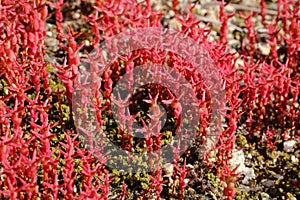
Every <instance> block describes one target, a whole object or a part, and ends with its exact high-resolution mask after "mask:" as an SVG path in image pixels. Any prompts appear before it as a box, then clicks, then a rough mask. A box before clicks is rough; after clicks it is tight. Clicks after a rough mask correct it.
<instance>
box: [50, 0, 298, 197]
mask: <svg viewBox="0 0 300 200" xmlns="http://www.w3.org/2000/svg"><path fill="white" fill-rule="evenodd" d="M152 2H153V8H154V9H162V10H164V11H165V16H164V20H163V21H162V23H164V24H166V25H167V24H168V25H169V26H170V27H173V26H176V19H175V18H174V12H173V11H171V10H170V9H169V8H170V6H171V1H162V0H160V1H159V0H154V1H152ZM266 2H267V16H266V20H269V21H271V20H273V19H274V17H275V16H276V14H277V12H276V4H275V2H272V1H271V0H269V1H266ZM92 3H93V2H92V1H90V2H89V1H86V2H81V3H80V2H78V1H76V0H69V1H66V5H65V6H64V8H63V10H62V12H63V15H64V22H63V23H64V25H65V26H67V25H71V26H72V27H73V29H74V30H75V31H81V32H83V33H87V30H88V29H89V25H88V24H87V23H86V22H85V21H84V20H82V19H83V18H82V16H83V15H88V14H89V12H91V11H92ZM186 3H187V1H186V0H182V1H180V8H181V9H182V10H184V9H185V5H186ZM259 6H260V5H259V1H256V0H232V1H231V4H230V5H229V6H227V7H226V12H228V13H231V12H236V14H235V15H234V16H233V17H232V18H230V19H229V21H228V50H229V51H232V52H237V53H239V52H241V46H242V44H241V41H242V38H243V37H245V35H246V28H245V24H244V22H243V21H242V20H241V17H240V15H239V14H238V13H239V11H244V12H247V11H250V10H253V11H254V12H259V11H260V9H259ZM49 9H50V16H49V18H48V20H47V38H46V46H47V48H46V52H47V55H46V58H45V59H46V60H47V59H48V60H49V61H51V62H57V63H62V62H63V59H62V58H64V56H66V55H65V51H63V50H62V49H61V48H59V47H58V42H57V40H56V35H57V33H56V29H55V17H54V12H53V11H54V10H53V9H52V8H50V7H49ZM194 14H195V15H196V16H197V17H198V18H199V19H200V20H202V22H201V23H202V24H203V25H205V24H206V23H208V22H209V23H210V27H211V29H212V31H211V35H210V40H212V41H216V40H218V39H219V31H220V21H219V9H218V6H216V5H215V2H214V1H212V0H203V1H202V0H201V1H200V3H199V4H198V5H197V6H196V7H195V8H194ZM253 22H254V26H255V27H256V28H257V30H258V37H259V38H258V39H259V44H258V45H259V46H258V48H260V49H261V52H263V54H264V55H265V56H268V54H269V53H270V46H269V45H268V44H267V42H266V40H267V38H266V34H265V33H266V31H267V30H266V29H265V28H263V26H262V24H261V17H260V16H259V15H257V17H255V18H254V19H253ZM78 42H84V43H85V48H86V49H89V39H88V38H87V34H83V35H82V36H81V37H79V38H78ZM278 48H283V46H280V47H278ZM248 135H249V133H248V132H247V131H245V128H244V127H243V126H242V125H240V127H239V129H238V131H237V133H236V141H235V150H234V154H233V159H232V165H233V166H234V165H236V164H240V167H239V169H238V171H239V172H240V173H241V175H240V177H239V178H238V180H237V181H236V188H237V194H236V197H235V199H266V200H267V199H274V200H275V199H277V200H280V199H290V200H296V199H300V165H299V158H300V145H299V143H300V141H299V140H298V141H297V140H293V139H291V140H289V139H287V140H283V139H281V138H279V137H278V138H276V141H275V143H276V144H277V147H276V148H275V149H271V148H270V147H268V146H267V145H266V144H265V143H263V142H262V138H259V137H258V136H257V137H256V138H255V137H254V138H250V137H248ZM192 148H197V147H196V146H194V147H192ZM194 150H195V152H197V149H194ZM188 160H189V161H190V162H193V167H194V168H195V170H194V172H193V173H190V174H189V175H188V177H187V180H188V186H187V196H186V199H222V198H223V197H222V192H221V186H220V185H219V184H218V179H217V177H216V176H215V175H214V173H213V172H208V171H207V169H206V167H205V165H204V164H203V163H201V161H199V160H198V155H197V153H195V154H193V155H190V157H189V158H188Z"/></svg>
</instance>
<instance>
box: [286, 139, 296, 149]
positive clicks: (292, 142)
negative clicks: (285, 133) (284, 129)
mask: <svg viewBox="0 0 300 200" xmlns="http://www.w3.org/2000/svg"><path fill="white" fill-rule="evenodd" d="M295 143H296V141H295V140H288V141H285V142H284V143H283V150H284V151H286V152H291V151H293V147H294V145H295Z"/></svg>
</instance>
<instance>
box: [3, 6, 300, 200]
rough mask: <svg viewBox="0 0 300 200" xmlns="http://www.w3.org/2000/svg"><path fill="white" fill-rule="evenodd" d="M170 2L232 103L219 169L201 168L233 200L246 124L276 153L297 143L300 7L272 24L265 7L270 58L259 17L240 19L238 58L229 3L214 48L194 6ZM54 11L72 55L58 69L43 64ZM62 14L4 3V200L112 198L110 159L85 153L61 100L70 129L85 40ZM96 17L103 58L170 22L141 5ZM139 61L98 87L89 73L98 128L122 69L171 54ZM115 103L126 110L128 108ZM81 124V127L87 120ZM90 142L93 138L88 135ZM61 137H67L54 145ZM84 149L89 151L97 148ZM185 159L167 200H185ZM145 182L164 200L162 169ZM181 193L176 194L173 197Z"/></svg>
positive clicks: (143, 55)
mask: <svg viewBox="0 0 300 200" xmlns="http://www.w3.org/2000/svg"><path fill="white" fill-rule="evenodd" d="M172 2H173V8H172V9H173V11H174V12H175V18H176V20H177V21H178V24H180V25H179V26H178V31H180V32H181V33H182V34H186V35H187V36H189V37H190V38H192V39H194V40H195V42H196V43H197V44H199V45H202V46H203V48H204V49H205V50H206V51H207V52H208V54H209V55H210V57H211V58H212V60H213V61H214V64H215V67H216V70H217V71H218V72H219V73H220V75H221V77H222V79H223V83H224V84H223V89H224V90H225V92H226V100H227V106H226V113H225V115H226V121H225V122H223V123H224V124H223V126H224V127H223V130H222V132H221V133H220V135H219V137H218V142H217V144H216V145H215V146H214V147H213V149H211V151H214V152H216V159H215V161H212V160H211V159H209V155H210V154H208V155H207V156H206V157H204V158H203V160H204V161H206V162H207V164H208V166H210V167H212V168H215V169H217V173H218V176H219V177H220V179H221V181H222V182H224V183H225V184H223V185H224V191H223V193H224V195H225V196H227V197H228V199H233V197H234V195H235V187H234V182H235V180H236V179H235V178H236V177H237V176H238V174H236V173H235V171H236V168H231V166H230V163H229V161H230V159H231V158H232V150H233V148H234V139H235V133H236V130H237V128H238V126H241V125H244V124H245V125H246V127H247V129H248V132H249V135H248V137H249V139H254V138H260V137H261V136H262V135H266V136H267V137H266V138H267V141H266V142H267V144H268V145H269V146H270V147H271V148H275V147H276V143H274V135H275V134H277V135H278V134H279V135H281V137H282V138H283V139H291V138H299V136H300V131H299V130H300V123H299V122H300V119H299V118H300V117H299V116H300V112H299V103H300V102H299V101H300V94H299V88H300V66H299V63H300V62H299V56H300V55H299V48H300V31H299V30H300V16H299V1H294V0H291V1H288V0H284V1H282V0H280V1H278V3H277V5H278V15H277V17H276V19H274V21H272V22H268V21H266V16H265V15H266V14H265V13H266V12H265V9H266V5H265V3H264V1H263V0H262V1H261V4H260V5H261V18H262V24H263V26H264V27H265V29H266V30H267V35H268V40H267V42H268V44H269V45H270V55H269V56H267V57H266V56H264V55H263V54H262V53H261V52H260V49H259V48H258V36H257V31H256V30H255V27H254V25H253V22H252V18H253V17H254V16H256V15H257V13H253V12H250V13H247V14H246V13H240V15H241V16H242V18H244V21H245V28H246V30H247V31H246V32H247V34H246V37H245V38H243V41H242V49H241V52H239V54H240V55H237V53H230V52H229V51H228V49H227V48H226V45H227V43H228V40H227V32H228V30H227V29H228V19H229V18H230V17H232V16H233V15H234V14H237V13H232V14H227V13H226V12H225V7H226V6H227V4H225V2H224V1H221V2H216V6H219V7H220V21H221V30H220V40H219V41H217V42H211V41H209V34H210V32H211V30H210V29H209V26H208V25H207V26H206V27H204V28H203V27H202V26H200V24H199V23H200V21H199V20H198V19H197V17H196V16H194V15H193V14H192V13H193V8H194V6H195V5H194V4H191V5H189V6H188V7H187V11H183V10H181V9H180V8H179V4H178V1H172ZM49 6H51V7H52V8H54V9H55V18H56V30H57V33H58V36H57V39H58V41H59V45H60V47H61V48H62V49H63V50H64V51H65V52H67V57H66V58H65V62H64V63H63V64H62V65H59V64H54V63H47V62H46V61H45V60H44V57H45V48H46V46H45V37H46V31H45V29H46V19H47V17H48V8H49ZM63 6H64V2H63V1H62V0H59V1H57V2H56V3H50V2H49V3H47V2H44V1H42V0H40V1H39V0H32V1H26V0H20V1H14V0H2V1H1V5H0V30H1V35H0V44H1V45H0V55H1V56H0V81H1V82H0V84H1V85H0V87H1V88H0V138H1V139H0V149H1V151H0V156H1V158H0V188H1V189H0V197H1V198H10V199H32V198H37V197H40V198H43V199H52V198H54V199H58V198H61V197H63V198H66V199H87V198H98V199H108V197H109V195H110V194H111V192H112V190H113V188H112V186H111V183H112V181H113V179H114V177H113V176H112V175H111V174H110V173H109V170H108V169H107V168H106V167H105V162H106V159H105V155H97V156H95V152H92V150H91V149H88V148H83V147H82V143H81V141H80V140H79V139H78V133H77V132H76V130H75V128H74V127H70V125H68V124H66V123H65V122H63V121H64V119H63V117H64V116H63V114H62V101H63V100H62V99H63V98H64V97H66V99H65V100H64V101H65V102H68V106H69V109H70V115H71V116H70V118H71V120H70V123H74V122H73V116H72V107H73V106H72V95H73V92H74V82H75V81H76V78H77V75H78V74H79V65H80V57H79V52H80V51H81V48H82V47H83V46H84V44H81V43H78V42H76V41H77V38H78V37H79V36H80V33H75V32H74V31H73V30H72V28H71V27H64V25H63V20H64V19H63V15H62V12H61V9H62V7H63ZM94 8H95V10H94V12H92V13H91V14H90V15H88V16H85V17H84V19H85V20H86V21H87V22H88V23H89V24H90V27H91V30H90V33H91V37H92V39H91V44H92V46H93V48H94V49H98V50H99V51H100V49H99V44H100V41H101V40H104V41H105V40H106V39H108V38H109V37H111V36H113V35H115V34H118V33H120V32H123V31H124V30H126V29H128V28H146V27H157V28H163V26H162V24H161V19H162V17H163V15H164V13H162V12H159V11H154V10H153V9H152V7H151V1H150V0H146V1H142V2H140V1H136V0H126V1H122V0H116V1H112V2H109V1H98V0H96V1H95V5H94ZM278 46H284V47H285V49H284V51H283V53H282V52H280V51H279V49H278ZM138 55H139V56H137V55H136V54H135V53H132V54H131V55H129V56H127V57H126V58H123V61H125V62H124V64H123V65H124V68H122V67H120V66H119V63H120V62H119V63H118V62H115V63H114V65H113V66H112V68H110V69H108V70H106V71H105V72H104V74H103V77H101V78H102V79H103V81H102V82H101V81H99V77H97V76H94V75H98V74H97V73H96V72H97V71H93V70H92V73H93V72H95V74H91V79H92V80H91V81H90V82H91V83H92V85H91V87H92V88H93V90H92V91H94V94H93V97H94V99H96V100H95V101H93V105H94V106H95V107H94V110H95V113H96V118H97V120H98V122H99V124H100V125H101V126H104V125H106V124H105V123H106V121H105V120H104V119H103V112H104V108H107V107H109V106H110V102H109V101H106V104H105V105H104V104H103V102H102V100H103V99H101V98H100V96H101V94H100V91H103V96H104V97H105V98H107V99H110V98H111V93H112V90H113V84H114V82H115V81H116V79H118V77H116V76H115V74H116V73H118V72H119V73H121V72H120V71H122V70H123V72H130V71H131V70H132V68H133V67H134V66H135V65H138V64H143V62H145V61H147V60H150V61H152V62H156V63H160V62H162V61H161V60H160V58H164V57H165V52H156V51H150V53H149V51H144V50H141V51H140V52H139V54H138ZM169 55H170V59H169V63H168V64H169V66H172V67H174V68H176V67H177V69H178V70H179V71H180V69H181V68H183V69H182V70H181V73H184V74H185V76H186V77H188V78H191V77H192V78H193V79H194V80H196V79H197V78H198V79H201V75H200V76H198V75H194V74H193V73H192V72H189V71H188V66H189V64H188V63H185V62H183V61H182V60H181V61H180V62H179V61H178V56H176V55H172V54H169ZM90 59H92V58H90ZM151 59H152V60H151ZM121 60H122V59H121ZM240 60H242V62H240ZM90 61H91V60H90ZM49 65H52V66H53V67H54V68H55V71H56V72H55V73H56V76H57V77H58V78H59V80H60V81H61V83H62V84H63V85H64V88H65V89H64V90H61V91H60V90H58V91H54V90H53V88H51V86H50V75H53V73H52V72H49V71H48V70H47V67H48V66H49ZM91 68H93V66H91ZM94 70H95V69H94ZM123 72H122V73H123ZM85 87H86V86H85ZM193 88H194V89H195V91H196V93H197V94H198V96H197V97H199V102H198V103H199V108H201V109H200V110H201V112H200V113H199V115H200V116H201V123H200V124H201V127H200V130H199V134H198V135H197V136H199V137H202V139H203V140H205V137H203V136H206V127H207V126H208V125H209V120H210V117H209V111H210V109H211V108H210V105H211V103H210V98H209V97H206V96H205V95H204V97H202V96H203V94H205V93H204V91H205V89H206V88H205V86H204V84H203V82H201V81H199V84H194V85H193ZM76 89H78V88H76ZM89 95H90V94H89ZM89 95H87V96H89ZM151 96H152V97H153V98H158V99H160V100H161V101H164V100H165V101H168V100H169V101H170V96H171V95H169V96H168V95H167V96H160V97H157V92H156V93H155V92H154V93H153V94H151ZM155 96H156V97H155ZM56 101H57V102H58V103H59V106H58V107H59V111H58V115H59V117H58V118H53V116H51V115H52V114H53V113H52V112H51V109H52V108H53V107H54V103H56ZM86 101H88V100H86ZM155 101H156V100H155ZM118 103H119V104H120V105H121V104H122V102H118ZM121 107H122V106H120V108H121ZM170 110H172V111H174V110H175V112H174V113H175V114H174V117H175V118H177V119H178V118H179V117H180V115H179V114H178V112H179V111H180V108H179V107H178V104H176V103H174V102H173V104H172V105H171V107H170ZM119 113H121V116H124V115H125V114H124V113H125V111H124V110H122V109H120V110H119ZM154 114H155V113H154ZM156 114H159V113H156ZM108 115H109V114H108ZM82 117H84V116H82ZM124 117H126V116H124ZM53 119H55V120H53ZM82 120H83V121H84V118H82ZM142 121H143V120H142ZM106 126H108V125H106ZM159 129H160V128H159ZM81 131H87V130H81ZM91 134H92V133H87V135H88V136H89V135H91ZM116 134H120V135H121V145H122V147H123V148H124V149H126V150H131V149H132V147H134V144H135V143H134V140H133V138H132V137H131V136H130V135H128V134H123V133H116ZM58 135H64V137H63V138H59V139H58ZM91 137H92V136H91ZM162 137H163V134H158V135H157V136H156V137H155V138H151V137H149V136H147V135H145V139H146V141H145V144H146V147H147V151H152V150H153V149H157V148H160V147H161V145H162V144H161V140H162ZM264 138H265V137H264ZM88 141H89V142H92V141H91V139H88ZM90 146H92V145H90ZM98 150H99V149H98ZM93 151H94V149H93ZM95 151H96V150H95ZM179 154H180V152H177V151H176V148H175V149H174V161H173V164H174V165H175V167H174V171H173V175H172V177H173V182H172V186H171V187H172V191H173V192H172V194H170V195H171V196H173V197H174V198H179V199H183V196H184V189H185V186H186V182H185V178H186V175H187V173H188V172H189V171H191V170H192V169H189V168H187V163H186V160H185V159H184V162H183V163H180V162H179V160H180V156H179ZM299 159H300V158H299ZM78 165H80V168H78ZM77 169H80V170H77ZM149 177H150V180H151V183H150V185H149V187H148V189H145V191H143V192H141V195H144V197H148V198H150V197H156V198H158V199H159V197H160V195H161V193H162V191H163V185H164V183H165V181H166V180H164V179H163V175H162V169H157V170H156V171H154V172H151V173H150V175H149ZM176 180H177V181H179V185H178V184H177V185H176ZM127 185H128V183H126V182H125V181H123V182H122V185H121V186H120V188H121V191H122V192H119V194H118V195H117V196H116V198H120V199H126V197H127V195H128V193H129V188H127ZM175 190H178V192H177V193H176V192H174V191H175ZM151 195H152V196H151ZM176 195H177V196H176Z"/></svg>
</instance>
